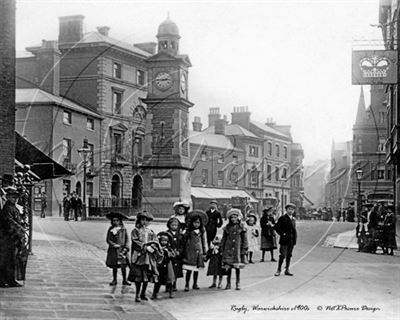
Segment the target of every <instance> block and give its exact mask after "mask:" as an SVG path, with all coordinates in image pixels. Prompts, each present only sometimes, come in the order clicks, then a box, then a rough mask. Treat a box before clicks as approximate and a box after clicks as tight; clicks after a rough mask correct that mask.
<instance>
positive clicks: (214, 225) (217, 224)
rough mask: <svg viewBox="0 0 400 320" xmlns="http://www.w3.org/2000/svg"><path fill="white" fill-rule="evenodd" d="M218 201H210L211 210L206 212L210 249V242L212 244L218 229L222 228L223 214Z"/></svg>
mask: <svg viewBox="0 0 400 320" xmlns="http://www.w3.org/2000/svg"><path fill="white" fill-rule="evenodd" d="M217 204H218V202H217V200H211V201H210V208H209V209H208V210H207V211H206V213H207V216H208V222H207V224H206V233H207V244H208V247H210V242H212V241H213V240H214V238H215V235H216V234H217V229H218V228H221V227H222V223H223V222H222V216H221V212H219V211H218V207H217Z"/></svg>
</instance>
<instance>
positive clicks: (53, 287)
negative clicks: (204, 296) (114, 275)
mask: <svg viewBox="0 0 400 320" xmlns="http://www.w3.org/2000/svg"><path fill="white" fill-rule="evenodd" d="M33 247H34V255H32V256H30V258H29V262H28V268H27V281H26V283H25V286H24V287H21V288H7V289H0V319H1V320H3V319H10V320H11V319H13V320H14V319H15V320H20V319H29V320H34V319H35V320H47V319H71V320H72V319H119V320H125V319H137V320H150V319H151V320H161V319H173V317H172V316H170V315H169V314H168V313H165V312H164V314H161V311H160V310H159V308H158V306H157V305H156V304H154V303H153V302H152V301H149V302H143V303H136V302H134V296H133V295H132V291H133V289H130V292H128V293H125V294H122V293H121V287H120V286H117V290H116V292H115V293H114V294H111V293H110V287H109V285H108V283H109V282H110V281H111V271H110V269H108V268H107V267H106V266H105V264H104V261H105V251H104V250H101V249H98V248H96V247H94V246H92V245H88V244H85V243H82V242H77V241H72V240H68V239H65V238H63V237H58V236H51V235H47V234H44V233H40V232H35V233H34V242H33ZM119 276H120V275H119ZM119 282H121V281H120V279H119Z"/></svg>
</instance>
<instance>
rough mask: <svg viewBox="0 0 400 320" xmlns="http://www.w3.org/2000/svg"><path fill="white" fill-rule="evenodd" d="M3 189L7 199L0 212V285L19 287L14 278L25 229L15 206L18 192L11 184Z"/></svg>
mask: <svg viewBox="0 0 400 320" xmlns="http://www.w3.org/2000/svg"><path fill="white" fill-rule="evenodd" d="M4 191H5V192H6V199H7V201H6V202H5V204H4V206H3V208H2V210H1V212H0V287H2V288H4V287H21V284H20V283H18V281H17V280H16V275H17V273H16V268H17V252H18V250H19V248H20V246H21V244H22V242H23V239H24V237H25V229H24V227H23V226H22V224H21V218H20V211H19V210H18V209H17V207H16V203H17V200H18V197H19V193H18V191H17V189H16V188H15V187H12V186H9V187H6V188H5V189H4Z"/></svg>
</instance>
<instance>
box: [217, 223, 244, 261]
mask: <svg viewBox="0 0 400 320" xmlns="http://www.w3.org/2000/svg"><path fill="white" fill-rule="evenodd" d="M247 248H248V243H247V234H246V227H245V226H244V224H243V223H236V224H227V225H226V226H225V228H224V232H223V235H222V240H221V251H222V264H223V265H224V264H225V265H229V266H233V267H234V268H237V267H242V266H244V262H245V261H244V256H245V254H246V253H247Z"/></svg>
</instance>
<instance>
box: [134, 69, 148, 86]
mask: <svg viewBox="0 0 400 320" xmlns="http://www.w3.org/2000/svg"><path fill="white" fill-rule="evenodd" d="M145 76H146V75H145V73H144V71H143V70H137V73H136V83H137V84H138V85H140V86H143V85H144V84H145Z"/></svg>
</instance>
